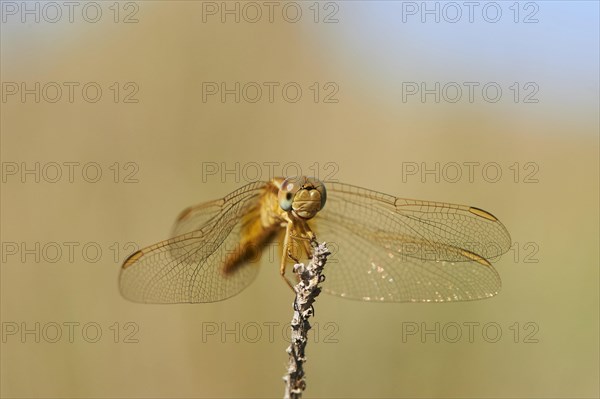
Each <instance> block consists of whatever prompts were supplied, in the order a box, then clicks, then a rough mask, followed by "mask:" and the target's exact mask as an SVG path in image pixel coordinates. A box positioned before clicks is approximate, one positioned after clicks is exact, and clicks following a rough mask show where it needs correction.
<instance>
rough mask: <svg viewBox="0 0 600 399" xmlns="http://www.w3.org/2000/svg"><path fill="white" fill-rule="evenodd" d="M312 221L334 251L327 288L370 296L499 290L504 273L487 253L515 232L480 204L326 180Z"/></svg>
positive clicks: (452, 297)
mask: <svg viewBox="0 0 600 399" xmlns="http://www.w3.org/2000/svg"><path fill="white" fill-rule="evenodd" d="M326 187H327V203H326V204H325V207H324V208H323V210H322V211H321V212H319V214H318V215H317V217H315V220H314V226H313V228H314V230H315V233H316V234H317V238H318V239H319V241H325V242H328V243H329V247H330V250H332V252H333V254H332V255H331V256H330V257H329V260H328V262H327V266H326V269H325V273H324V274H325V275H326V278H327V280H326V283H325V284H324V285H323V289H324V291H326V292H328V293H331V294H334V295H339V296H343V297H348V298H353V299H360V300H366V301H390V302H442V301H466V300H474V299H481V298H486V297H490V296H493V295H495V294H496V293H497V292H498V291H499V290H500V287H501V281H500V277H499V276H498V273H497V272H496V270H495V269H494V268H493V266H492V265H491V263H490V262H489V260H490V259H494V258H496V257H498V256H500V255H501V254H503V253H504V252H506V251H507V250H508V249H509V247H510V243H511V240H510V235H509V234H508V231H507V230H506V228H505V227H504V226H503V225H502V223H500V222H499V221H498V219H496V218H495V217H494V216H493V215H492V214H490V213H488V212H486V211H483V210H481V209H479V208H474V207H469V206H464V205H455V204H447V203H439V202H431V201H419V200H410V199H402V198H396V197H393V196H390V195H386V194H382V193H378V192H376V191H371V190H367V189H364V188H360V187H356V186H351V185H347V184H342V183H336V182H328V183H326Z"/></svg>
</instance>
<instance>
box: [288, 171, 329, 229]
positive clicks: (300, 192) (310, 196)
mask: <svg viewBox="0 0 600 399" xmlns="http://www.w3.org/2000/svg"><path fill="white" fill-rule="evenodd" d="M278 199H279V206H280V207H281V209H283V210H284V211H286V212H292V213H293V214H294V216H297V217H299V218H301V219H311V218H313V217H314V216H315V215H316V214H317V212H319V211H320V210H321V209H323V206H325V201H326V200H327V191H326V190H325V185H323V183H321V182H320V181H319V180H317V179H315V178H313V177H304V176H302V177H288V178H287V179H285V180H284V181H283V183H282V184H281V188H280V189H279V194H278Z"/></svg>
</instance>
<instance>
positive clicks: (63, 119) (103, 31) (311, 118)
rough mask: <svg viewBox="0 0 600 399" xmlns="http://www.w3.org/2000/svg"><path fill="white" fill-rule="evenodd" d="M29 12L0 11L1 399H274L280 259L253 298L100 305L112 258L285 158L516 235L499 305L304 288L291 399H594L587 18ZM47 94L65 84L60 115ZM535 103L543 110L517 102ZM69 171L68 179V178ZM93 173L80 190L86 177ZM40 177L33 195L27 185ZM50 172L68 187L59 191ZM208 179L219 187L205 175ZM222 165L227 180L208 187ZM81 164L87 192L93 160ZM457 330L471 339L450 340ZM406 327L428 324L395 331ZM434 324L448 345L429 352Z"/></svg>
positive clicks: (594, 160)
mask: <svg viewBox="0 0 600 399" xmlns="http://www.w3.org/2000/svg"><path fill="white" fill-rule="evenodd" d="M28 4H29V6H30V7H31V9H33V10H35V7H36V6H35V4H38V5H37V6H38V7H40V8H39V12H40V21H39V22H36V21H35V15H33V16H32V15H30V14H27V13H24V10H23V9H20V7H21V3H18V2H14V3H12V2H3V4H2V7H3V9H2V12H3V14H2V18H3V19H2V29H1V36H2V37H1V58H2V61H1V68H2V69H1V80H2V84H3V86H2V89H3V90H2V95H3V98H2V103H1V107H2V109H1V118H2V119H1V157H2V172H3V175H2V178H3V181H2V193H1V212H2V217H1V219H2V224H1V230H2V231H1V241H2V268H1V290H2V291H1V301H2V302H1V320H2V343H1V352H0V353H1V359H0V365H1V374H0V386H1V390H0V393H1V395H2V396H3V397H15V398H25V397H27V398H29V397H48V398H50V397H78V398H79V397H82V398H88V397H90V398H91V397H108V398H112V397H114V398H116V397H119V398H129V397H131V398H134V397H135V398H139V397H145V398H146V397H147V398H163V397H182V398H183V397H186V398H187V397H189V398H208V397H236V398H237V397H239V398H245V397H248V398H250V397H281V396H282V393H283V383H282V380H281V378H282V375H283V373H284V369H285V368H284V365H285V363H286V361H287V355H286V353H285V348H286V346H287V343H286V342H285V340H284V339H283V338H282V333H283V332H285V331H286V330H285V327H284V326H285V324H286V323H288V322H289V320H290V318H291V314H292V309H291V300H292V298H291V297H290V292H289V290H288V288H287V287H286V286H285V285H284V284H283V283H282V282H281V280H280V277H279V275H278V270H277V266H278V260H277V259H268V258H263V261H262V265H261V272H260V274H259V276H258V278H257V280H256V281H255V282H254V283H253V284H252V285H251V286H250V287H249V288H248V289H247V290H245V291H244V292H242V293H241V294H240V295H238V296H236V297H234V298H232V299H229V300H227V301H224V302H220V303H214V304H199V305H168V306H166V305H140V304H135V303H130V302H128V301H126V300H124V299H123V298H122V297H121V296H120V295H119V292H118V287H117V276H118V270H119V267H120V264H121V262H122V260H123V259H124V258H125V257H126V256H127V255H128V254H129V253H130V252H131V251H132V247H131V246H129V245H128V243H131V242H133V243H135V244H137V245H149V244H152V243H154V242H156V241H159V240H161V239H165V238H167V237H168V234H169V230H170V227H171V224H172V222H173V220H174V217H175V216H176V215H177V213H178V212H179V211H180V210H181V209H183V208H184V207H186V206H188V205H191V204H193V203H197V202H201V201H205V200H210V199H215V198H218V197H222V196H224V195H226V194H227V193H229V192H230V191H232V190H234V189H235V188H237V187H239V186H241V185H242V184H244V183H246V182H247V179H246V177H247V176H246V175H244V173H242V172H243V171H244V170H245V171H246V172H248V173H250V172H251V170H250V169H248V168H246V169H244V166H245V165H249V162H256V163H258V164H259V165H263V166H264V167H263V168H262V177H268V172H269V169H268V166H267V165H269V164H271V163H274V165H275V166H274V170H275V171H276V174H280V173H282V170H283V167H284V166H286V165H300V167H301V169H302V171H303V173H306V174H310V175H314V174H315V170H316V171H318V173H317V174H319V176H320V177H326V176H328V175H329V173H331V172H332V171H334V172H335V175H334V176H330V177H334V178H336V179H338V180H340V181H343V182H347V183H351V184H356V185H360V186H364V187H368V188H372V189H375V190H378V191H382V192H386V193H390V194H394V195H398V196H404V197H409V198H421V199H429V200H439V201H446V202H456V203H465V204H469V205H475V206H478V207H481V208H484V209H487V210H489V211H491V212H492V213H494V214H495V215H496V216H498V217H499V218H500V219H501V220H502V221H503V222H504V223H505V224H506V226H507V227H508V229H509V231H510V233H511V236H512V239H513V242H514V246H513V249H512V250H511V251H510V252H509V253H508V254H507V255H505V256H503V257H502V258H501V259H500V260H499V261H498V262H497V263H496V267H497V269H498V271H499V273H500V275H501V277H502V280H503V290H502V292H501V293H500V294H499V295H498V296H497V297H494V298H493V299H489V300H485V301H477V302H472V303H450V304H379V303H362V302H355V301H348V300H343V299H340V298H336V297H330V296H325V295H323V296H321V297H320V298H319V301H318V303H317V309H316V310H317V311H316V317H315V319H314V321H315V322H316V323H317V326H315V332H316V333H315V334H314V335H313V342H311V343H310V344H309V346H308V349H307V353H308V362H307V366H306V371H307V382H308V390H307V391H306V394H305V396H306V397H315V398H324V397H428V398H429V397H540V398H541V397H565V398H567V397H569V398H570V397H590V398H591V397H598V395H599V385H598V384H599V381H598V375H599V360H598V359H599V347H598V337H599V331H598V314H599V312H598V310H599V309H598V307H599V306H598V303H599V296H598V291H599V288H598V281H599V280H598V279H599V274H598V239H599V232H598V220H599V219H598V167H599V164H598V105H599V104H598V19H597V16H598V5H597V3H594V2H576V3H573V2H572V3H569V4H567V3H566V2H535V3H530V4H534V5H536V6H537V8H535V7H533V6H526V4H525V3H518V10H519V11H520V12H519V14H518V15H517V16H516V17H515V15H516V14H515V11H514V9H509V7H510V4H509V3H501V7H502V19H501V20H500V21H499V22H498V23H491V22H488V21H486V20H485V19H484V18H482V16H481V15H482V14H481V9H477V10H476V12H475V14H474V18H475V19H474V22H473V23H470V22H468V21H466V20H465V18H467V15H466V14H464V15H463V17H462V20H460V21H458V22H456V23H452V22H449V20H450V19H452V18H453V15H454V14H450V13H451V12H452V10H451V9H444V8H442V7H443V3H433V2H432V3H428V4H429V6H430V7H432V9H434V7H436V6H435V4H437V6H438V7H439V9H440V13H441V14H440V15H441V19H440V22H439V23H436V22H435V21H434V20H433V19H432V17H431V16H429V17H427V15H425V17H426V20H425V23H422V22H421V12H422V10H418V11H416V14H413V13H412V11H414V8H410V7H413V6H415V4H416V7H419V4H420V3H410V4H409V3H406V2H405V3H401V2H396V3H394V2H360V1H358V2H329V3H326V2H321V3H316V2H298V3H293V5H292V6H287V7H288V8H286V12H288V14H285V15H286V17H285V18H288V19H293V18H295V16H294V12H295V10H296V9H297V8H299V9H301V11H302V15H301V17H300V18H299V21H298V22H296V23H292V22H288V21H286V19H285V18H284V17H283V16H282V10H283V6H281V7H279V6H278V7H277V8H275V9H274V14H273V19H274V20H273V22H272V23H271V22H269V20H268V19H269V16H268V6H267V5H266V4H265V3H261V2H259V3H253V4H258V6H259V8H260V9H261V10H262V13H263V14H262V17H261V18H260V19H259V20H258V21H257V22H249V21H247V20H249V19H252V18H254V15H255V14H254V11H255V9H253V8H251V7H255V6H254V5H251V6H247V5H245V4H244V3H237V4H238V5H237V7H239V10H240V22H239V23H236V22H235V21H234V17H235V15H233V16H232V15H229V16H228V15H227V14H226V15H225V16H224V18H226V21H225V23H222V22H221V20H220V18H221V12H222V11H223V9H222V7H225V5H224V4H225V3H220V2H219V3H202V2H195V1H185V2H183V1H181V2H165V1H142V2H122V3H116V4H115V3H113V2H99V3H96V4H97V5H98V6H92V8H89V7H90V6H87V5H86V4H87V3H77V4H78V6H77V8H75V10H74V14H73V17H74V20H73V22H70V21H69V19H68V16H67V15H66V13H67V8H66V7H65V6H64V5H63V6H61V7H62V12H63V15H62V17H60V18H59V19H58V20H56V21H55V22H51V21H50V20H54V19H55V16H56V14H55V11H54V10H53V9H51V8H48V7H47V6H46V4H45V3H28ZM58 4H59V5H60V4H62V3H58ZM235 4H236V3H235V2H228V3H227V7H231V9H233V7H236V6H235ZM481 4H482V6H481V7H483V5H484V3H481ZM511 4H512V3H511ZM11 5H12V6H14V7H16V8H14V7H12V8H11ZM44 7H46V8H44ZM86 7H88V8H86ZM248 7H250V8H248ZM290 7H291V8H290ZM531 7H533V8H531ZM84 8H85V9H86V12H87V13H86V14H85V17H86V18H87V19H89V20H94V19H96V17H95V14H94V12H95V11H96V8H99V9H100V10H101V12H102V14H101V17H99V20H98V22H95V23H94V22H88V21H86V19H85V18H84V17H83V16H82V10H83V9H84ZM215 10H216V11H215ZM444 10H445V11H444ZM213 11H214V12H216V14H214V15H213V14H212V12H213ZM317 11H318V12H317ZM462 11H463V13H466V12H467V10H465V9H463V10H462ZM34 12H35V11H34ZM444 12H445V14H444ZM490 13H491V12H490ZM490 15H491V14H490ZM22 18H24V19H25V22H23V21H22ZM403 18H404V19H405V22H403ZM515 18H516V19H517V21H518V22H514V19H515ZM526 18H529V19H528V21H529V22H531V21H530V20H532V19H537V20H538V22H537V23H523V22H524V21H525V20H526ZM315 19H316V21H317V22H315ZM335 19H337V22H335V21H334V20H335ZM126 20H127V21H128V22H130V23H125V21H126ZM136 20H137V22H136ZM325 20H327V21H328V22H330V23H325ZM22 82H26V84H28V85H29V86H28V87H30V88H34V91H35V82H40V90H39V95H40V101H39V103H36V102H35V94H29V95H25V99H24V101H23V100H22V98H21V91H20V90H21V86H20V85H21V83H22ZM49 82H57V84H58V85H60V86H62V88H63V90H64V91H63V95H62V97H61V98H60V99H59V100H58V101H57V102H55V103H52V102H50V101H49V100H51V99H52V98H54V97H55V95H54V94H53V93H54V92H52V90H53V88H54V87H55V86H54V85H53V84H50V85H49V86H46V92H43V89H42V88H43V87H44V85H47V84H48V83H49ZM64 82H75V83H77V84H78V85H79V86H73V87H75V89H74V98H73V101H72V102H70V101H69V99H68V90H67V86H65V84H64ZM90 82H95V84H92V85H91V86H93V87H97V86H99V87H101V89H102V96H101V98H100V99H99V100H98V101H97V102H95V103H93V102H89V101H86V100H85V99H84V98H83V95H82V93H81V88H82V87H83V86H84V85H85V84H86V83H90ZM115 82H116V86H115ZM203 82H204V83H206V82H209V84H210V82H217V84H219V83H220V82H227V84H229V85H230V86H231V87H233V85H234V84H235V82H241V85H242V86H243V85H244V84H246V83H248V82H258V83H259V84H263V83H264V82H277V84H279V86H278V87H277V88H276V89H275V91H274V99H273V102H269V100H268V96H267V92H266V91H264V92H263V96H262V97H261V98H260V99H259V101H257V102H256V103H252V102H249V101H246V99H245V98H244V97H243V96H242V98H241V100H240V102H239V103H236V102H235V101H233V95H229V96H227V97H226V98H225V100H226V101H225V102H222V101H221V100H220V97H219V95H218V94H217V95H215V96H208V97H207V98H206V101H203ZM290 82H294V83H295V84H296V85H298V86H300V87H301V89H302V97H301V98H300V99H299V101H297V102H290V101H286V99H285V98H284V97H283V95H282V92H281V87H283V86H284V85H285V84H287V83H290ZM315 82H317V86H314V84H315ZM403 82H405V83H406V82H417V84H420V82H427V83H428V85H429V86H428V87H434V84H435V82H441V85H442V86H443V85H444V84H445V83H447V82H459V83H461V82H479V83H480V87H481V86H483V85H484V84H486V83H489V82H496V83H497V85H499V86H500V87H501V88H502V89H503V94H502V97H501V98H500V100H499V101H498V102H495V103H492V102H488V101H486V100H485V99H484V98H483V97H482V95H481V90H479V91H477V90H476V91H475V93H476V94H475V98H474V101H473V102H469V101H468V100H466V99H465V98H464V97H463V99H462V100H461V101H458V102H456V103H451V102H448V101H445V100H444V97H442V99H441V101H440V102H439V103H436V102H435V101H434V100H433V96H432V95H429V96H428V97H426V98H425V100H426V101H425V102H422V101H421V100H420V98H419V97H418V95H417V96H410V97H407V101H405V102H404V101H403ZM514 82H518V86H517V87H519V89H520V91H519V94H518V96H517V98H518V100H519V101H518V102H515V100H514V95H515V88H514V87H513V89H511V88H510V87H511V86H512V85H514ZM528 82H533V83H534V86H527V87H525V85H526V84H527V83H528ZM328 84H329V85H328ZM405 86H406V84H405ZM15 87H16V88H17V89H18V91H17V92H16V94H12V93H13V92H14V90H15ZM93 87H92V89H93ZM205 87H206V84H205ZM263 87H264V86H263ZM316 87H319V92H318V96H317V97H316V101H315V96H316V95H317V94H316ZM463 87H464V86H463ZM532 87H533V88H535V87H537V89H538V90H537V92H536V93H535V95H533V97H528V98H529V99H530V100H531V99H532V98H533V99H537V100H538V102H537V103H531V102H523V100H524V99H525V97H526V96H527V95H528V94H531V93H532V91H533V89H532ZM117 88H118V91H117ZM92 89H90V90H92ZM333 92H335V94H332V96H333V97H327V95H328V94H330V93H333ZM90 93H92V92H91V91H90V92H89V93H87V94H89V95H90V96H93V93H92V94H90ZM290 93H291V92H290ZM465 93H466V92H465ZM246 94H248V96H252V93H251V92H247V93H246ZM128 95H129V97H128ZM326 99H329V100H332V99H334V100H337V102H326V101H325V100H326ZM131 100H137V102H133V103H132V102H126V101H131ZM65 162H67V163H68V162H76V163H79V164H78V166H77V165H76V166H73V168H74V175H73V181H72V182H70V181H69V176H68V171H69V169H68V166H65ZM92 162H95V163H97V164H98V165H99V168H100V170H101V171H102V177H101V178H100V180H99V181H98V182H97V183H90V182H87V181H85V180H84V178H83V177H82V167H83V165H86V164H88V163H92ZM468 162H477V163H478V165H480V167H477V168H476V169H475V174H474V176H473V179H472V181H470V180H469V178H468V176H467V171H468V169H467V168H466V167H464V169H463V170H462V172H463V176H462V177H461V178H460V179H457V180H458V181H456V182H452V181H451V180H452V179H453V178H454V175H453V174H452V175H450V174H449V173H450V172H452V170H450V169H448V168H450V167H451V166H452V165H455V164H454V163H456V164H459V165H463V166H464V165H465V163H468ZM36 163H39V168H40V179H39V180H40V181H39V182H36V181H35V180H36V176H35V174H25V175H22V169H25V168H34V167H35V164H36ZM54 163H58V164H60V165H63V166H62V177H61V178H60V179H57V180H58V181H57V182H55V183H52V182H51V181H50V180H52V179H53V178H54V172H53V171H54V170H55V169H52V168H53V167H54V166H55V164H54ZM115 163H117V164H116V165H115ZM215 163H216V165H217V166H218V168H219V173H218V174H217V175H210V176H206V175H205V174H203V167H204V168H206V166H207V165H215ZM236 163H237V164H239V165H240V169H239V170H240V173H239V174H238V175H236V174H226V175H225V176H221V175H220V172H221V171H222V170H223V169H224V168H230V169H231V168H235V165H236ZM436 163H439V164H440V170H443V168H444V167H446V169H445V170H446V172H448V173H447V174H443V173H441V176H440V180H439V182H436V181H435V176H433V175H425V176H424V177H421V175H420V171H421V170H420V169H421V168H422V167H426V168H433V167H435V164H436ZM492 163H495V164H492ZM489 164H491V165H492V166H495V165H498V167H499V169H500V171H501V172H502V177H501V178H500V179H499V181H497V182H493V183H492V182H490V180H493V179H494V174H493V173H492V172H493V171H494V170H495V169H493V170H491V171H490V174H489V175H487V174H485V175H484V174H483V173H482V167H483V165H489ZM251 165H253V164H251ZM331 165H334V166H331ZM415 165H417V167H418V168H419V172H418V173H417V174H415V175H412V174H409V173H408V171H409V170H410V169H408V168H410V167H413V166H415ZM15 167H16V168H17V169H16V172H15V169H14V168H15ZM498 167H497V168H496V169H498ZM86 171H87V172H86V173H88V172H89V174H86V175H85V176H86V177H87V178H90V176H92V178H93V176H94V173H92V172H94V171H95V169H94V165H92V166H91V169H86ZM115 171H118V172H119V173H118V174H115V173H116V172H115ZM516 171H518V173H516ZM490 176H491V177H490ZM115 180H116V181H117V182H115ZM71 243H72V244H71ZM36 245H39V250H36ZM69 246H71V247H72V248H74V249H73V257H72V258H71V257H70V256H69V252H68V248H69ZM56 247H60V248H61V249H62V253H61V254H57V253H56V252H55V249H56ZM28 248H29V249H31V248H33V250H32V251H30V252H27V249H28ZM83 248H86V250H85V251H84V250H83ZM98 248H100V250H101V253H100V254H98V255H96V254H95V252H94V251H95V250H96V249H98ZM36 256H39V259H36ZM36 323H39V324H37V325H38V327H37V331H38V332H37V335H38V336H37V337H36V332H35V331H36ZM65 323H66V324H65ZM69 323H78V324H69ZM128 323H129V324H128ZM57 325H58V326H59V327H60V329H61V333H62V335H61V336H60V337H58V338H56V339H55V336H56V326H57ZM69 325H71V326H73V327H72V328H73V331H74V333H73V336H72V339H70V338H69V327H68V326H69ZM456 325H458V326H461V333H462V336H461V337H460V339H458V342H451V341H453V338H454V336H455V335H454V332H453V331H454V330H452V329H453V328H454V326H456ZM469 325H473V326H475V327H474V335H473V338H472V339H471V340H469V337H468V332H469V328H468V327H467V326H469ZM236 326H238V333H237V334H238V336H237V337H236V333H235V329H236ZM256 326H259V327H260V329H259V330H258V331H259V332H260V334H261V335H260V336H259V337H258V338H257V339H255V337H256V331H257V329H256ZM269 326H273V327H269ZM411 326H412V327H414V326H416V327H417V328H419V332H418V333H417V334H415V335H407V334H405V333H406V328H409V327H411ZM436 326H437V329H438V331H439V332H440V339H439V342H435V341H436V339H435V336H434V335H432V334H429V335H427V334H425V335H424V336H422V335H421V332H422V331H421V329H434V330H435V329H436ZM483 326H491V327H492V329H490V330H486V331H488V332H489V334H487V335H484V334H483V333H482V328H483ZM84 327H85V331H84ZM97 327H99V328H100V329H101V332H102V335H101V336H100V337H98V338H95V335H96V334H95V333H96V328H97ZM215 328H216V329H218V332H217V333H216V334H214V335H208V334H207V332H209V331H213V330H214V329H215ZM271 328H272V330H270V329H271ZM497 328H499V329H500V331H501V333H500V335H499V336H498V337H497V338H495V335H496V333H495V332H496V330H495V329H497ZM25 329H29V330H33V332H32V333H24V331H23V330H25ZM225 329H229V330H233V331H234V332H233V333H229V334H225V335H224V336H222V335H221V333H222V332H223V331H222V330H225ZM270 331H272V332H273V339H269V332H270ZM36 339H37V340H39V342H36ZM54 340H56V341H57V342H51V341H54ZM94 340H97V342H95V343H94V342H90V341H94ZM236 340H238V341H239V342H236ZM70 341H72V342H70ZM115 341H116V342H115ZM253 341H256V342H253ZM271 341H272V342H271ZM492 341H495V342H492Z"/></svg>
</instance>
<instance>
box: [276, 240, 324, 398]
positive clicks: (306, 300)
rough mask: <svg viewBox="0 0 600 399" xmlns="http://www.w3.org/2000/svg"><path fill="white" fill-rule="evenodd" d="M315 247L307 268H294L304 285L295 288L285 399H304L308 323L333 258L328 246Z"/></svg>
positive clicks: (298, 266) (298, 265)
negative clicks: (325, 272) (326, 268)
mask: <svg viewBox="0 0 600 399" xmlns="http://www.w3.org/2000/svg"><path fill="white" fill-rule="evenodd" d="M311 245H312V247H313V254H312V259H311V260H310V262H309V263H308V265H307V266H304V264H302V263H300V264H296V265H294V273H296V274H297V275H298V277H299V280H300V282H299V283H298V284H297V285H296V286H295V287H294V289H295V290H296V298H295V299H294V317H293V318H292V323H291V324H292V341H291V344H290V346H289V347H288V348H287V353H288V354H289V362H288V370H287V375H286V376H284V377H283V379H284V381H285V395H284V398H285V399H300V398H302V392H303V391H304V389H305V388H306V382H305V381H304V367H303V366H304V362H305V361H306V357H305V355H304V349H305V348H306V343H307V342H308V330H310V327H311V326H310V323H309V322H308V319H309V318H310V317H311V316H312V315H313V314H314V309H313V303H314V302H315V299H316V298H317V296H318V295H319V294H320V293H321V288H320V287H319V284H320V283H321V282H322V281H323V280H324V279H325V276H323V275H322V274H321V273H322V272H323V267H324V266H325V262H326V261H327V256H329V254H330V253H329V251H328V250H327V246H326V245H325V243H322V244H319V243H318V242H316V241H313V242H311Z"/></svg>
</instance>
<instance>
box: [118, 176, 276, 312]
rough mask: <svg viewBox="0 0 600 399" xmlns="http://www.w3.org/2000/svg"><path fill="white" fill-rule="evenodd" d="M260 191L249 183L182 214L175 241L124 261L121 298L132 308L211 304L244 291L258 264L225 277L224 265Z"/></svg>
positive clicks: (260, 186) (260, 187) (259, 186)
mask: <svg viewBox="0 0 600 399" xmlns="http://www.w3.org/2000/svg"><path fill="white" fill-rule="evenodd" d="M264 187H265V183H263V182H256V183H250V184H248V185H246V186H244V187H242V188H240V189H239V190H237V191H234V192H233V193H231V194H229V195H228V196H227V197H225V198H223V199H221V200H218V201H213V202H211V203H208V204H210V205H209V206H208V207H206V206H198V207H192V208H190V209H191V210H190V211H187V212H186V211H184V213H182V214H181V215H180V218H179V219H178V221H177V222H176V225H175V229H174V231H175V232H176V233H178V235H177V236H176V237H174V238H171V239H169V240H165V241H162V242H159V243H157V244H154V245H151V246H149V247H147V248H144V249H141V250H140V251H137V252H136V253H134V254H132V255H131V256H130V257H129V258H127V260H125V262H124V264H123V267H122V269H121V273H120V276H119V286H120V289H121V293H122V295H123V296H124V297H125V298H127V299H130V300H132V301H136V302H150V303H181V302H215V301H219V300H223V299H226V298H229V297H231V296H233V295H235V294H237V293H239V292H240V291H241V290H243V289H244V288H245V287H246V286H248V285H249V284H250V283H251V282H252V281H253V279H254V278H255V276H256V274H257V272H258V264H257V263H256V262H250V264H248V265H245V266H243V267H239V268H237V269H236V270H235V271H234V272H232V273H227V274H226V273H224V270H223V265H224V262H225V261H226V259H228V257H229V256H230V255H231V253H232V252H234V251H236V250H239V249H240V246H239V243H240V241H241V238H242V235H243V233H244V226H243V224H244V222H245V218H244V216H246V215H247V214H248V212H250V211H252V210H253V209H256V207H257V202H258V200H259V198H260V194H261V192H262V190H263V189H264ZM207 210H209V211H210V212H207ZM207 216H208V217H207ZM179 233H181V234H179Z"/></svg>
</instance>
